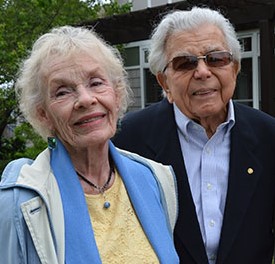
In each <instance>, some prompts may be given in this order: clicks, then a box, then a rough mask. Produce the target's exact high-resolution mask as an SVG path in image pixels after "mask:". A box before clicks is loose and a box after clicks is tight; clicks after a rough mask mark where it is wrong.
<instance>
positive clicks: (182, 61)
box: [172, 55, 198, 71]
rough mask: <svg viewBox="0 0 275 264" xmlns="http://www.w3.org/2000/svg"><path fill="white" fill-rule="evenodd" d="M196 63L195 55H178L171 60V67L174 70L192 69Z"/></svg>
mask: <svg viewBox="0 0 275 264" xmlns="http://www.w3.org/2000/svg"><path fill="white" fill-rule="evenodd" d="M197 65H198V59H197V58H196V57H195V56H187V55H186V56H179V57H175V58H174V59H173V60H172V67H173V69H174V70H175V71H186V70H193V69H195V68H196V67H197Z"/></svg>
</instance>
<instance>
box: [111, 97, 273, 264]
mask: <svg viewBox="0 0 275 264" xmlns="http://www.w3.org/2000/svg"><path fill="white" fill-rule="evenodd" d="M234 109H235V121H236V123H235V126H234V127H233V129H232V132H231V145H230V148H231V150H230V171H229V179H228V192H227V199H226V205H225V212H224V221H223V226H222V232H221V237H220V243H219V249H218V255H217V261H216V263H217V264H267V263H268V264H269V263H271V259H272V255H273V246H274V245H273V244H274V233H273V214H274V201H275V199H274V198H275V118H273V117H271V116H269V115H267V114H265V113H263V112H261V111H258V110H255V109H253V108H252V107H247V106H244V105H241V104H236V103H234ZM113 142H114V143H115V145H116V146H118V147H120V148H123V149H127V150H130V151H133V152H136V153H138V154H140V155H142V156H145V157H147V158H150V159H153V160H156V161H158V162H161V163H163V164H171V165H172V166H173V168H174V170H175V173H176V177H177V184H178V198H179V216H178V220H177V224H176V228H175V231H174V241H175V245H176V249H177V251H178V254H179V256H180V259H181V263H183V264H195V263H196V264H206V263H208V260H207V256H206V252H205V248H204V244H203V241H202V236H201V233H200V228H199V224H198V220H197V216H196V211H195V205H194V203H193V199H192V195H191V191H190V187H189V183H188V179H187V175H186V169H185V165H184V158H183V156H182V152H181V149H180V143H179V138H178V134H177V128H176V123H175V118H174V112H173V107H172V105H171V104H169V103H168V101H167V100H166V99H163V100H162V101H161V102H159V103H156V104H154V105H151V106H149V107H147V108H145V109H143V110H140V111H137V112H131V113H129V114H127V115H126V116H125V118H124V119H123V121H122V123H121V128H120V129H119V131H118V132H117V134H116V136H115V137H114V139H113ZM249 168H251V169H252V170H249V172H248V169H249Z"/></svg>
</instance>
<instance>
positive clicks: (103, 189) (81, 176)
mask: <svg viewBox="0 0 275 264" xmlns="http://www.w3.org/2000/svg"><path fill="white" fill-rule="evenodd" d="M113 171H114V168H113V166H110V172H109V177H108V179H107V181H106V182H105V183H104V185H103V186H101V187H100V186H98V185H96V184H94V183H93V182H91V181H90V180H88V179H87V178H86V177H84V176H83V175H81V174H80V173H79V172H78V171H76V174H77V175H78V177H79V178H80V179H82V180H83V181H85V182H86V183H88V184H89V185H90V186H92V187H93V188H94V189H97V190H98V191H99V193H100V194H102V195H103V198H104V200H105V202H104V204H103V207H104V208H105V209H108V208H109V207H110V206H111V204H110V202H108V201H106V200H107V199H106V196H105V191H106V189H107V187H108V185H109V183H110V181H111V179H112V175H113Z"/></svg>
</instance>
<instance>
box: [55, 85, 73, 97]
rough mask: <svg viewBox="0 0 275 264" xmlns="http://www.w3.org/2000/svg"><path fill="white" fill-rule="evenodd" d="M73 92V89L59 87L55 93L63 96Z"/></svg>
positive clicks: (56, 95)
mask: <svg viewBox="0 0 275 264" xmlns="http://www.w3.org/2000/svg"><path fill="white" fill-rule="evenodd" d="M71 92H72V91H71V89H69V88H64V87H62V88H59V89H57V91H56V93H55V97H63V96H66V95H68V94H70V93H71Z"/></svg>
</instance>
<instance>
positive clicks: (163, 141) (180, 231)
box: [147, 99, 208, 264]
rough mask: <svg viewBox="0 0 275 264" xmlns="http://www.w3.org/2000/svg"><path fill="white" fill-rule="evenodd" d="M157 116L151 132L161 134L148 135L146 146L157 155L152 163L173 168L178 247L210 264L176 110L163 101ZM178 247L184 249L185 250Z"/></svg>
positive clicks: (197, 260) (198, 260)
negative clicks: (191, 188)
mask: <svg viewBox="0 0 275 264" xmlns="http://www.w3.org/2000/svg"><path fill="white" fill-rule="evenodd" d="M157 112H158V113H157V114H156V116H159V118H157V119H155V120H152V122H153V129H152V131H154V132H155V131H158V133H157V134H153V133H151V134H150V132H149V133H148V138H147V145H148V146H150V148H151V149H153V150H154V152H155V157H154V158H153V159H154V160H156V161H160V162H161V163H163V164H167V165H172V166H173V169H174V171H175V174H176V178H177V185H178V199H179V217H178V220H177V224H176V228H175V232H174V233H175V243H176V244H183V245H184V250H185V251H186V250H187V251H188V253H189V254H190V255H191V256H192V257H193V258H194V260H195V262H196V263H200V264H201V263H207V262H208V260H207V256H206V253H205V249H204V244H203V240H202V237H201V232H200V227H199V224H198V220H197V215H196V210H195V205H194V202H193V198H192V194H191V190H190V187H189V182H188V177H187V173H186V169H185V165H184V158H183V156H182V152H181V147H180V143H179V138H178V133H177V126H176V123H175V117H174V111H173V106H172V105H171V104H169V103H168V101H167V100H166V99H164V100H163V101H162V102H161V104H160V105H159V108H158V109H157ZM171 161H172V162H171ZM179 247H180V248H182V246H179Z"/></svg>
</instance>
